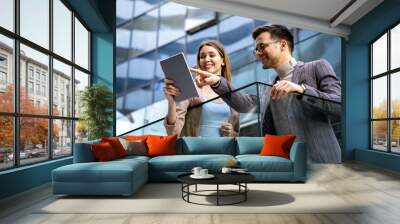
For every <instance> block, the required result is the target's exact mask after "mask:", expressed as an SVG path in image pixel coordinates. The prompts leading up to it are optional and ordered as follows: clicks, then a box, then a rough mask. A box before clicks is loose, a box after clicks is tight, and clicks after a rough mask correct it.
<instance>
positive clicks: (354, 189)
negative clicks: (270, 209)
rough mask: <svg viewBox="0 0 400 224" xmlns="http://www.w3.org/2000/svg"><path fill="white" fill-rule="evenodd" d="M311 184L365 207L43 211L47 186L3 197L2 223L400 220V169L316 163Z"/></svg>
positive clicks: (50, 197) (48, 200)
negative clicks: (236, 211) (307, 210)
mask: <svg viewBox="0 0 400 224" xmlns="http://www.w3.org/2000/svg"><path fill="white" fill-rule="evenodd" d="M307 184H317V185H319V186H321V187H323V188H325V189H327V190H328V191H329V192H330V193H333V194H335V195H337V196H338V197H340V198H342V199H343V200H346V201H352V200H354V201H355V202H357V203H362V204H364V205H365V206H364V207H363V209H362V210H361V212H359V213H315V212H310V213H302V214H281V213H280V214H211V213H209V214H179V213H170V214H159V213H158V214H157V213H154V214H124V213H121V214H38V213H37V211H38V210H39V209H40V208H42V207H43V206H45V205H48V204H49V203H51V202H54V200H55V199H56V197H54V196H53V195H52V194H51V189H50V186H49V185H45V186H41V187H39V188H36V189H34V190H31V191H29V192H24V193H22V194H19V195H17V196H14V197H12V198H8V199H5V200H3V201H0V223H7V224H9V223H29V224H38V223H42V224H49V223H85V224H88V223H107V224H109V223H110V224H113V223H116V224H117V223H118V224H128V223H137V224H147V223H152V224H155V223H162V224H166V223H171V224H178V223H193V224H195V223H199V224H207V223H212V224H218V223H229V224H237V223H246V224H252V223H306V224H308V223H362V224H364V223H379V224H387V223H388V224H390V223H393V224H394V223H396V224H398V223H400V174H399V173H393V172H389V171H385V170H383V169H379V168H373V167H370V166H366V165H362V164H359V163H344V164H342V165H313V166H312V167H311V170H310V171H309V177H308V181H307ZM310 197H313V196H310ZM317 199H318V197H317V196H316V197H315V200H314V201H315V203H318V200H317ZM171 206H174V205H171Z"/></svg>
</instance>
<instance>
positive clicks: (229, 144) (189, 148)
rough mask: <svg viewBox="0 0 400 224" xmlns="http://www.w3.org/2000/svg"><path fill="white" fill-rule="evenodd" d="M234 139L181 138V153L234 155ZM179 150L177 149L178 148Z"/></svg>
mask: <svg viewBox="0 0 400 224" xmlns="http://www.w3.org/2000/svg"><path fill="white" fill-rule="evenodd" d="M234 140H235V139H234V138H232V137H218V138H215V137H214V138H213V137H183V138H182V142H181V144H182V147H181V150H182V151H181V152H178V154H184V155H203V154H226V155H234V153H235V141H234ZM178 149H179V147H178Z"/></svg>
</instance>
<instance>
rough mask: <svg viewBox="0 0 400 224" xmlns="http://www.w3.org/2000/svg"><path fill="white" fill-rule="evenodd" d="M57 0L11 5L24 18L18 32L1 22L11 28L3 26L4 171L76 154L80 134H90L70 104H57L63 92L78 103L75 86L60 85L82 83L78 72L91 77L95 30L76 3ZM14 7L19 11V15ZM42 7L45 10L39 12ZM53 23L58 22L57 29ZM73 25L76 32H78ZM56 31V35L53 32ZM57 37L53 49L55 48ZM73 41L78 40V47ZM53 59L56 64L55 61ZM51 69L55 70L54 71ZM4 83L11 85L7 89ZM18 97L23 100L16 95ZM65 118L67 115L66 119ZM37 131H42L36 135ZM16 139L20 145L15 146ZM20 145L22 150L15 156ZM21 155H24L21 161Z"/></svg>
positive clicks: (0, 150)
mask: <svg viewBox="0 0 400 224" xmlns="http://www.w3.org/2000/svg"><path fill="white" fill-rule="evenodd" d="M51 2H52V4H49V3H50V1H49V0H35V1H19V4H11V6H10V7H18V8H15V9H14V10H11V11H12V16H14V17H15V16H17V15H19V16H20V18H15V20H18V21H20V22H19V23H18V24H16V25H17V26H19V27H17V29H15V30H14V28H12V29H11V28H10V27H9V26H8V25H7V26H6V25H5V24H3V23H0V26H1V27H2V28H5V29H7V30H8V31H9V32H3V31H2V30H0V112H7V114H4V113H1V114H0V123H1V124H2V130H1V131H0V139H1V140H2V141H0V154H1V155H0V156H2V157H1V158H5V159H1V160H0V170H4V169H10V168H14V167H19V166H22V165H26V164H33V163H38V162H42V161H46V160H49V159H54V158H59V157H63V156H70V155H72V151H73V149H72V147H73V143H74V142H75V139H77V137H75V136H79V139H80V140H85V139H86V138H87V137H86V135H85V133H87V132H86V131H85V128H86V127H82V126H81V127H80V129H79V130H76V129H75V128H74V127H76V121H77V120H78V119H79V116H74V114H73V111H72V108H71V106H69V109H68V108H67V109H65V108H64V107H65V106H63V108H61V107H57V106H56V103H57V100H56V99H57V98H58V97H59V96H58V95H59V94H63V95H62V96H63V99H62V100H63V101H64V102H63V103H64V104H65V105H73V102H75V103H76V102H78V101H79V95H78V92H77V91H75V92H72V89H71V88H69V89H66V88H65V87H63V88H62V89H61V87H60V86H58V79H61V80H62V81H63V82H64V84H63V85H68V86H72V85H74V83H75V84H77V83H81V81H79V80H78V79H75V80H74V79H73V77H74V76H73V73H78V72H80V73H82V74H84V75H82V76H84V77H86V78H87V79H88V80H89V77H90V75H91V71H90V54H89V52H90V47H91V46H90V41H89V40H90V35H91V34H90V31H89V30H88V28H87V26H86V25H85V24H84V23H82V21H81V20H80V19H78V18H77V16H76V15H75V12H74V11H71V10H70V9H71V7H67V6H66V5H65V4H66V2H65V1H62V0H51ZM0 5H1V4H0ZM51 5H52V7H50V6H51ZM14 11H18V13H17V14H14ZM39 11H40V12H42V13H40V14H37V12H39ZM46 11H47V13H45V12H46ZM50 15H52V16H51V17H50ZM72 23H74V26H73V24H72ZM50 24H53V26H52V27H51V28H50V27H49V25H50ZM73 27H75V30H72V28H73ZM16 31H19V33H16ZM50 32H52V35H49V34H50ZM74 33H75V35H73V34H74ZM20 36H21V37H23V38H20ZM49 38H53V40H50V39H49ZM26 40H28V41H26ZM51 41H52V43H53V49H51V46H50V42H51ZM73 42H75V48H74V49H73V44H72V43H73ZM32 43H33V44H32ZM16 44H19V46H18V49H20V50H19V52H15V46H16ZM38 46H39V47H38ZM14 52H15V54H18V56H19V57H17V58H19V59H20V60H19V61H18V63H17V62H15V61H13V58H14V56H15V55H14ZM53 53H54V54H57V55H58V56H60V57H62V58H63V60H62V61H63V62H62V63H61V62H60V63H58V61H57V60H56V59H54V58H53V56H52V55H53ZM72 55H75V56H76V57H75V62H73V60H72ZM50 60H53V62H54V63H53V64H50V63H49V61H50ZM16 64H17V65H19V74H17V78H18V80H19V83H20V86H19V88H15V82H14V71H13V70H14V69H13V68H14V67H15V65H16ZM78 65H79V66H78ZM50 66H53V67H52V68H50ZM49 71H53V74H50V73H49ZM49 77H53V78H54V79H53V90H51V91H49V86H50V80H49ZM2 83H5V84H6V85H7V86H10V87H11V88H7V89H4V90H1V84H2ZM85 85H86V86H88V85H90V83H89V82H86V83H85ZM16 90H19V91H20V92H19V94H15V91H16ZM60 91H61V92H60ZM47 92H49V93H47ZM14 95H17V96H19V98H17V99H15V98H14ZM65 96H67V97H65ZM51 98H53V101H54V105H53V106H52V107H51V108H52V110H49V108H50V105H49V104H50V99H51ZM65 101H71V102H65ZM15 105H17V106H18V108H20V111H19V112H18V113H16V112H15V111H14V106H15ZM51 111H52V112H53V113H52V114H50V112H51ZM37 115H41V116H40V117H37ZM59 116H62V117H63V118H62V119H60V118H59ZM14 125H18V126H17V127H16V128H18V129H19V133H18V135H17V134H16V133H13V130H14V128H15V127H14ZM49 131H50V132H51V133H49ZM32 132H36V133H39V134H38V135H36V136H35V137H34V138H33V137H32V135H31V133H32ZM81 132H82V133H81ZM15 139H18V141H15ZM14 142H17V144H18V145H14ZM15 149H17V150H16V152H17V154H14V150H15ZM16 157H18V158H19V159H18V160H16Z"/></svg>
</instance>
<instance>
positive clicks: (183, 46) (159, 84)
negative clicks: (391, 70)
mask: <svg viewBox="0 0 400 224" xmlns="http://www.w3.org/2000/svg"><path fill="white" fill-rule="evenodd" d="M116 15H117V19H116V21H117V31H116V32H117V41H116V45H117V46H116V47H117V68H116V70H117V74H116V76H117V77H116V87H117V89H116V92H117V108H116V109H117V120H116V127H117V129H116V131H117V135H118V134H122V133H125V132H128V131H130V130H132V129H135V128H138V127H141V126H142V125H144V124H146V123H149V122H152V121H154V120H157V119H160V118H162V117H164V116H165V114H166V111H167V101H166V100H165V97H164V93H163V81H162V80H163V78H164V75H163V72H162V70H161V67H160V65H159V61H160V59H164V58H166V57H168V56H171V55H174V54H176V53H179V52H183V53H184V54H185V56H186V59H187V60H188V63H189V65H190V66H194V65H195V64H196V51H197V47H198V46H199V44H200V43H201V42H202V41H203V40H207V39H216V40H219V41H220V42H222V43H223V44H224V46H225V48H226V50H227V52H228V54H229V58H230V62H231V66H232V82H233V86H234V87H235V88H239V87H241V86H244V85H247V84H250V83H253V82H255V81H259V82H264V83H270V82H271V81H272V80H273V78H274V77H275V72H274V71H273V70H263V69H262V66H261V64H260V63H259V62H257V61H256V59H255V57H254V56H253V54H252V50H253V39H252V37H251V32H252V30H253V29H254V28H255V27H257V26H260V25H263V24H267V23H268V21H260V20H254V19H250V18H245V17H240V16H231V15H226V14H222V13H218V12H214V11H208V10H204V9H198V8H194V7H188V6H184V5H180V4H177V3H174V2H171V1H159V0H117V12H116ZM291 31H292V33H293V35H294V38H295V49H294V52H293V56H294V57H295V58H296V60H301V61H304V62H308V61H312V60H316V59H322V58H323V59H326V60H328V61H329V62H330V63H331V65H332V66H333V68H334V70H335V72H336V74H337V76H338V77H339V78H340V76H341V73H342V71H341V44H342V43H341V41H342V40H341V38H340V37H336V36H331V35H327V34H321V33H317V32H313V31H310V30H304V29H298V28H291Z"/></svg>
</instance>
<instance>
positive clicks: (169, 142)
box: [146, 135, 177, 157]
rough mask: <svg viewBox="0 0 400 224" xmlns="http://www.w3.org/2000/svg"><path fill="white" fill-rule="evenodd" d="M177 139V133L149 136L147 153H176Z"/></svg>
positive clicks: (151, 154) (159, 154)
mask: <svg viewBox="0 0 400 224" xmlns="http://www.w3.org/2000/svg"><path fill="white" fill-rule="evenodd" d="M176 139H177V135H172V136H158V135H150V136H148V137H147V140H146V143H147V149H148V151H147V155H148V156H152V157H153V156H164V155H176V147H175V146H176Z"/></svg>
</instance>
